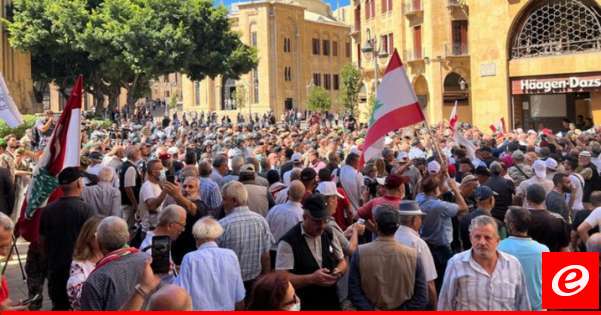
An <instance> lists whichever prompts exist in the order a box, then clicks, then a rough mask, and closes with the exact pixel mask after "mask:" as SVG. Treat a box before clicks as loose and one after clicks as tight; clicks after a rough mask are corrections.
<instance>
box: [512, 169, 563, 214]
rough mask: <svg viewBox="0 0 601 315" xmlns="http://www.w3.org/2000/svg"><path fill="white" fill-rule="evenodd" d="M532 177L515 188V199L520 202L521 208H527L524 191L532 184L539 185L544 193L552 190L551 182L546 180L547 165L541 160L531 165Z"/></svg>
mask: <svg viewBox="0 0 601 315" xmlns="http://www.w3.org/2000/svg"><path fill="white" fill-rule="evenodd" d="M532 169H533V170H534V176H532V177H531V178H530V179H527V180H525V181H523V182H521V183H520V185H519V186H518V188H517V190H516V191H517V197H518V198H519V199H520V200H522V206H523V207H528V204H527V203H526V189H527V188H528V186H530V185H532V184H539V185H541V186H542V187H543V188H544V189H545V193H547V194H548V193H549V192H550V191H551V190H553V186H554V185H553V181H551V180H548V179H547V164H546V163H545V161H543V160H536V161H534V164H532Z"/></svg>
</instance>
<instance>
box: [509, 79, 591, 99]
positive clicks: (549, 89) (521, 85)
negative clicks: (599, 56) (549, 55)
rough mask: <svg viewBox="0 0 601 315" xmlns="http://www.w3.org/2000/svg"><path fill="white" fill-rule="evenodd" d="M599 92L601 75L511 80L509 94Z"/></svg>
mask: <svg viewBox="0 0 601 315" xmlns="http://www.w3.org/2000/svg"><path fill="white" fill-rule="evenodd" d="M592 91H601V74H595V75H588V74H585V75H571V76H562V77H542V78H522V79H512V81H511V93H512V94H514V95H519V94H558V93H570V92H592Z"/></svg>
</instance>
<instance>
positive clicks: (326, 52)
mask: <svg viewBox="0 0 601 315" xmlns="http://www.w3.org/2000/svg"><path fill="white" fill-rule="evenodd" d="M322 44H323V55H324V56H329V55H330V41H329V40H327V39H324V40H323V42H322Z"/></svg>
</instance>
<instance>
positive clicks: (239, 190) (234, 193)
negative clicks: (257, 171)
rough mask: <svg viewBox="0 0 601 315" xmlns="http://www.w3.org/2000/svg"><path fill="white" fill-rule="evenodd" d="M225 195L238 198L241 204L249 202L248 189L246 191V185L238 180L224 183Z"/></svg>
mask: <svg viewBox="0 0 601 315" xmlns="http://www.w3.org/2000/svg"><path fill="white" fill-rule="evenodd" d="M223 196H227V197H231V198H234V199H236V200H237V201H238V203H239V204H240V205H244V206H245V205H246V204H247V203H248V191H246V187H244V185H243V184H242V183H241V182H239V181H237V180H234V181H231V182H229V183H227V184H225V185H223Z"/></svg>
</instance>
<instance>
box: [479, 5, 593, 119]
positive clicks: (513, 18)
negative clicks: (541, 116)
mask: <svg viewBox="0 0 601 315" xmlns="http://www.w3.org/2000/svg"><path fill="white" fill-rule="evenodd" d="M595 1H596V2H597V4H599V5H601V0H595ZM530 3H531V1H527V0H515V1H506V0H488V1H480V0H468V5H469V12H470V17H469V18H470V30H471V31H470V33H469V47H470V55H471V68H472V69H473V75H472V76H471V86H472V102H473V103H474V104H475V106H474V108H473V117H474V121H475V124H476V125H477V126H479V127H481V128H484V129H487V127H486V126H488V124H490V123H491V122H493V121H496V120H497V119H499V117H504V118H505V121H507V122H509V121H510V118H511V116H510V111H511V97H510V93H511V92H510V81H509V78H510V77H518V76H532V75H547V74H565V73H581V72H590V71H599V70H600V69H601V53H599V52H597V53H592V54H569V55H564V56H554V57H537V58H524V59H518V60H511V61H510V60H509V47H510V45H511V38H512V34H513V33H514V26H515V25H516V24H517V23H518V20H519V17H520V14H521V13H522V12H523V10H524V9H526V7H527V6H528V4H530ZM491 8H492V9H491ZM491 68H492V69H494V70H495V71H494V75H490V76H483V75H481V73H480V72H481V70H484V69H491ZM489 74H490V73H489ZM599 102H601V99H600V98H599V93H593V97H592V102H591V106H592V108H593V117H594V120H595V124H599V123H601V114H599V112H598V110H599V109H598V108H601V105H600V104H599ZM595 110H597V111H595Z"/></svg>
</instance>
